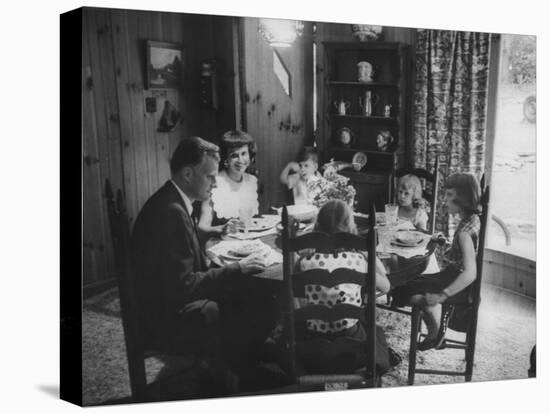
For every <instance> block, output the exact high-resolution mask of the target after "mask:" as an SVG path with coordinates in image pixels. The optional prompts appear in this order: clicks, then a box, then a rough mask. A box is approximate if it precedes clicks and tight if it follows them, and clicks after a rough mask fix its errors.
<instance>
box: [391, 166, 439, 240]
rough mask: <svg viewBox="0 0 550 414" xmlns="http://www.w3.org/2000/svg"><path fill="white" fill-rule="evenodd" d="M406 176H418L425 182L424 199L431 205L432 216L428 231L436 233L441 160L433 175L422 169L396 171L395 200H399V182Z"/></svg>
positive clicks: (394, 179) (394, 183)
mask: <svg viewBox="0 0 550 414" xmlns="http://www.w3.org/2000/svg"><path fill="white" fill-rule="evenodd" d="M406 174H413V175H416V176H417V177H418V178H420V179H421V181H422V180H424V187H423V190H422V197H424V199H425V200H426V201H427V202H428V203H429V204H430V214H429V216H428V227H427V230H428V231H429V232H430V233H432V234H433V233H434V232H435V217H436V212H437V210H436V208H437V191H438V183H439V160H438V159H437V158H436V160H435V166H434V171H433V173H431V172H429V171H427V170H425V169H422V168H412V167H409V168H401V169H399V170H397V171H395V174H394V178H393V180H392V181H393V182H392V186H393V199H394V200H397V180H398V179H399V178H400V177H403V176H404V175H406Z"/></svg>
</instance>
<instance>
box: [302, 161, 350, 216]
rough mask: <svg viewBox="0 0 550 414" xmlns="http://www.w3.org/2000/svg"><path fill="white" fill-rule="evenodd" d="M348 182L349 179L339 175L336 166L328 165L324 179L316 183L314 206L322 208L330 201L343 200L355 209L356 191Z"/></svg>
mask: <svg viewBox="0 0 550 414" xmlns="http://www.w3.org/2000/svg"><path fill="white" fill-rule="evenodd" d="M348 182H349V178H348V177H344V176H343V175H340V174H338V173H337V169H336V167H335V166H333V165H330V164H328V165H326V167H325V171H324V173H323V179H322V180H318V181H317V182H316V186H317V191H316V194H315V196H314V198H313V205H315V206H316V207H318V208H321V206H322V205H323V204H325V203H326V202H327V201H329V200H342V201H344V202H346V203H348V204H349V205H350V206H351V207H353V204H354V200H355V194H356V191H355V188H354V187H353V186H352V185H349V184H348Z"/></svg>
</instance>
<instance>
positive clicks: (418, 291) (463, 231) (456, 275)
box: [392, 173, 481, 351]
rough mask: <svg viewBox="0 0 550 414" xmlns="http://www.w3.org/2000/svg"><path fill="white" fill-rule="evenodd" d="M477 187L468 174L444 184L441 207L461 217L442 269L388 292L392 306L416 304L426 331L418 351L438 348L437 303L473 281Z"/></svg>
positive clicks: (441, 334) (440, 333)
mask: <svg viewBox="0 0 550 414" xmlns="http://www.w3.org/2000/svg"><path fill="white" fill-rule="evenodd" d="M480 194H481V191H480V187H479V183H478V181H477V179H476V178H475V177H474V176H473V175H472V174H467V173H457V174H453V175H451V176H450V177H449V178H448V179H447V181H446V182H445V200H444V202H445V206H446V208H447V211H448V213H449V214H458V215H459V216H460V218H461V221H460V223H459V224H458V227H457V228H456V231H455V234H454V237H453V241H452V244H451V246H450V247H449V248H448V249H447V250H446V251H445V253H444V255H443V258H442V268H443V270H442V271H441V272H439V273H435V274H426V275H421V276H420V277H419V278H418V279H415V280H414V281H412V282H410V283H407V284H406V285H403V286H401V287H397V288H396V289H394V291H393V292H392V295H393V297H394V304H395V305H396V306H404V305H419V306H421V307H422V310H423V313H422V315H423V318H424V322H425V323H426V326H427V328H428V334H427V336H426V338H425V339H424V340H423V341H422V342H420V343H419V344H418V350H420V351H425V350H427V349H431V348H436V349H439V348H442V347H443V345H444V341H445V330H446V326H445V325H441V304H442V303H444V302H445V301H446V300H447V299H448V298H449V297H451V296H455V295H457V294H459V293H460V292H461V291H463V290H464V289H465V288H466V287H467V286H469V285H470V284H471V283H472V282H473V281H474V280H475V278H476V275H477V271H476V270H477V267H476V250H477V241H478V235H479V228H480V221H479V217H478V215H477V214H478V209H479V200H480Z"/></svg>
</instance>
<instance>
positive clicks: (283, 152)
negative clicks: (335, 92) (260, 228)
mask: <svg viewBox="0 0 550 414" xmlns="http://www.w3.org/2000/svg"><path fill="white" fill-rule="evenodd" d="M258 23H259V19H257V18H242V19H240V22H239V24H240V27H239V29H240V39H239V50H238V53H239V60H240V71H241V73H240V76H241V101H242V111H243V114H242V115H243V116H242V125H241V127H242V129H244V130H245V131H247V132H248V133H249V134H250V135H252V137H253V138H254V139H255V140H256V142H257V144H258V154H257V156H256V167H257V169H258V181H259V197H260V210H261V211H262V212H267V211H268V210H269V208H270V207H271V206H281V205H282V204H284V203H285V202H287V194H288V190H287V189H286V188H285V187H284V186H283V185H282V184H281V183H280V181H279V175H280V173H281V171H282V169H283V168H284V167H285V165H286V164H287V163H288V162H289V161H292V160H294V159H295V158H296V155H297V154H298V152H299V151H300V149H301V148H302V147H303V146H304V144H306V143H307V144H311V143H312V142H313V42H312V36H311V28H312V25H311V23H310V22H305V27H304V34H303V35H302V36H301V37H300V38H298V39H297V40H296V41H295V42H294V43H293V44H292V46H291V47H289V48H277V49H273V48H272V47H271V46H269V44H268V43H267V42H266V41H265V40H264V39H263V37H262V35H261V34H260V33H259V32H258ZM275 53H277V54H278V56H279V58H280V62H281V63H282V65H283V66H284V68H285V69H286V71H287V73H288V76H289V86H290V94H287V93H286V92H285V89H284V87H283V85H282V83H281V82H280V80H279V78H278V77H277V75H276V74H275V72H274V59H276V57H274V54H275Z"/></svg>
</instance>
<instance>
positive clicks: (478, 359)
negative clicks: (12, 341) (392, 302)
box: [82, 285, 536, 405]
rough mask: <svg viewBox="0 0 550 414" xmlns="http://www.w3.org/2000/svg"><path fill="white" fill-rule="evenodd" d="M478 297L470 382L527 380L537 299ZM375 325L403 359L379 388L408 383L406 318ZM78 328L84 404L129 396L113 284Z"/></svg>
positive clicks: (447, 357) (159, 367)
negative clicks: (476, 327)
mask: <svg viewBox="0 0 550 414" xmlns="http://www.w3.org/2000/svg"><path fill="white" fill-rule="evenodd" d="M482 297H483V300H482V302H481V307H480V317H479V322H478V340H477V346H476V354H475V363H474V374H473V379H472V380H473V381H496V380H505V379H519V378H527V370H528V369H529V353H530V351H531V348H532V347H533V345H535V340H536V320H535V301H534V300H531V299H528V298H525V297H521V296H518V295H515V294H513V293H511V292H507V291H504V290H502V289H499V288H495V287H492V286H490V285H484V286H483V289H482ZM377 324H378V325H380V326H382V327H383V329H384V331H385V333H386V337H387V341H388V344H389V345H390V346H391V347H392V348H393V349H395V350H396V351H397V352H398V353H399V354H400V355H401V356H402V358H403V362H402V363H401V364H400V365H398V366H397V367H395V368H393V369H392V370H391V371H389V372H388V373H387V374H386V375H384V376H383V378H382V386H383V387H396V386H404V385H406V384H407V369H408V362H407V361H408V347H409V333H410V317H407V316H406V315H402V314H398V313H395V312H389V311H386V310H383V309H379V310H378V311H377ZM82 332H83V334H82V335H83V336H82V338H83V339H82V341H83V342H82V346H83V403H84V405H95V404H100V403H103V402H106V401H111V400H116V399H121V398H124V397H128V396H130V386H129V379H128V368H127V361H126V353H125V345H124V334H123V330H122V323H121V319H120V307H119V301H118V292H117V290H116V288H115V289H111V290H109V291H107V292H104V293H103V294H100V295H97V296H95V297H93V298H90V299H87V300H86V301H85V302H84V310H83V329H82ZM461 335H462V334H460V333H457V332H453V331H449V333H448V337H450V338H454V339H461ZM192 364H193V360H192V359H191V358H184V357H180V358H172V359H171V360H166V359H163V360H161V359H158V358H154V357H152V358H148V359H147V360H146V369H147V376H148V381H152V380H153V379H155V378H157V377H158V376H160V375H163V370H165V369H166V368H167V367H170V369H180V370H182V371H185V370H186V369H188V368H189V367H190V366H191V365H192ZM421 366H422V367H432V368H438V369H440V368H441V369H445V370H463V369H464V367H465V361H464V352H463V351H459V350H454V349H444V350H430V351H425V352H419V353H418V357H417V367H421ZM190 375H192V374H190ZM463 381H464V378H463V377H452V376H436V375H417V376H416V379H415V385H416V384H418V385H421V384H449V383H453V382H463Z"/></svg>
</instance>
